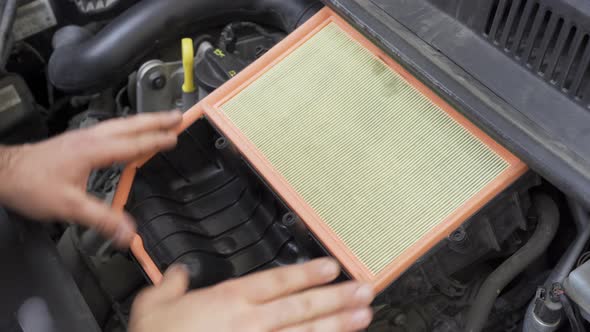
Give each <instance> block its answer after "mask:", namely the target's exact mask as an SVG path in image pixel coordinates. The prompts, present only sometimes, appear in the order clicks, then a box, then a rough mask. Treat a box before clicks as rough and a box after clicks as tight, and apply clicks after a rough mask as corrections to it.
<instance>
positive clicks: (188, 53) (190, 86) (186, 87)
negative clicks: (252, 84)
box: [182, 38, 195, 93]
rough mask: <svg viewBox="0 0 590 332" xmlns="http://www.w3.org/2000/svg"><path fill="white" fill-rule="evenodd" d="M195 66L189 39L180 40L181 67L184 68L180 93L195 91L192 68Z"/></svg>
mask: <svg viewBox="0 0 590 332" xmlns="http://www.w3.org/2000/svg"><path fill="white" fill-rule="evenodd" d="M194 64H195V50H194V46H193V40H192V39H191V38H183V39H182V67H183V68H184V84H183V85H182V91H183V92H185V93H191V92H194V91H195V77H194V69H193V66H194Z"/></svg>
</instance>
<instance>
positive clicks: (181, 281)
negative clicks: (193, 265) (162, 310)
mask: <svg viewBox="0 0 590 332" xmlns="http://www.w3.org/2000/svg"><path fill="white" fill-rule="evenodd" d="M188 286H189V273H188V268H187V267H186V266H185V265H172V267H170V268H169V269H168V270H167V271H166V273H164V277H163V278H162V281H161V282H160V284H159V285H157V286H156V289H155V293H156V294H157V295H156V297H157V298H158V299H157V301H162V302H166V301H170V300H174V299H176V298H179V297H181V296H182V295H184V294H185V293H186V292H187V290H188Z"/></svg>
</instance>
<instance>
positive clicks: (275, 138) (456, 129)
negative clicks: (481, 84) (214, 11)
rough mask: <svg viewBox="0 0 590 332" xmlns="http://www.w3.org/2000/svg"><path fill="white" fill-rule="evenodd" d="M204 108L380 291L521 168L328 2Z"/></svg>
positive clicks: (322, 237) (194, 112)
mask: <svg viewBox="0 0 590 332" xmlns="http://www.w3.org/2000/svg"><path fill="white" fill-rule="evenodd" d="M201 116H205V117H206V118H207V119H208V120H209V121H210V122H211V123H212V124H213V125H214V126H215V127H216V128H218V130H219V131H220V132H221V133H222V134H223V135H225V136H226V137H227V138H228V139H229V141H230V142H231V143H232V144H233V145H234V146H235V148H236V149H237V151H238V152H239V153H241V154H242V155H243V156H244V158H245V159H246V160H248V161H249V162H250V164H251V165H252V167H253V168H254V169H255V170H256V171H257V172H258V174H259V175H260V176H261V178H262V179H264V180H265V181H266V183H267V184H268V185H269V186H270V188H271V189H272V190H273V191H275V193H276V194H277V195H278V196H279V197H280V198H281V199H282V200H283V201H284V202H285V203H286V204H287V205H288V206H289V207H290V208H291V209H292V210H293V212H295V213H296V214H297V215H298V216H299V217H300V218H301V220H302V221H303V222H304V223H305V225H306V226H307V227H308V228H309V229H310V231H311V232H312V233H313V234H314V236H315V237H316V239H317V240H318V241H319V242H320V243H321V244H322V245H323V246H324V247H325V248H326V249H327V251H328V252H329V253H330V254H332V255H334V257H336V258H337V259H338V260H339V261H340V262H341V263H342V265H343V267H344V268H345V270H346V271H347V272H348V273H349V274H350V275H351V276H352V277H353V278H355V279H359V280H364V281H368V282H371V283H373V284H374V285H375V288H376V289H377V290H381V289H383V288H385V287H386V286H387V285H388V284H389V283H391V282H392V281H393V280H394V279H395V278H397V277H398V276H399V275H400V274H401V273H403V271H405V270H406V269H407V268H408V267H409V266H411V265H412V264H413V263H414V262H415V261H416V260H417V259H419V258H420V257H421V256H422V255H424V254H425V253H426V252H427V251H428V250H430V249H431V248H432V247H433V246H435V245H436V244H437V243H439V242H440V241H441V240H442V239H444V238H445V237H446V236H448V234H450V233H451V232H452V231H453V230H455V229H456V228H457V227H459V226H460V225H461V224H462V223H464V222H465V221H466V220H467V219H468V218H469V217H470V216H472V215H473V214H474V213H475V212H477V211H478V210H479V209H480V208H481V207H483V206H484V205H486V204H487V203H488V202H489V201H490V200H491V199H493V198H494V197H495V196H496V195H497V194H499V193H500V192H501V191H502V190H504V189H506V188H507V187H508V186H509V185H510V184H511V183H512V182H514V180H516V179H517V178H518V177H519V176H520V175H522V174H523V173H524V172H525V171H526V169H527V168H526V165H524V164H523V163H522V162H521V161H520V160H519V159H518V158H516V157H515V156H513V155H512V154H510V152H508V151H507V150H505V149H504V148H503V147H502V146H500V145H498V144H497V143H496V142H495V141H494V140H492V139H491V138H490V137H489V136H487V135H486V134H485V133H483V132H482V131H481V130H480V129H478V128H477V127H475V126H474V125H473V124H472V123H470V122H469V121H468V120H467V119H465V118H464V117H463V116H462V115H460V113H458V112H457V111H456V110H454V109H453V108H452V107H451V106H450V105H449V104H448V103H446V102H445V101H444V100H442V99H441V98H440V97H439V96H438V95H436V94H435V93H434V92H433V91H431V90H430V89H429V88H427V87H426V86H425V85H424V84H422V83H421V82H420V81H419V80H418V79H416V78H415V77H414V76H412V75H411V74H410V73H408V72H407V71H406V70H405V69H404V68H402V67H401V66H400V65H399V64H398V63H397V62H395V61H394V60H393V59H391V58H389V57H388V56H387V55H386V54H384V53H383V52H382V51H381V50H380V49H379V48H377V47H376V46H375V45H373V44H372V43H371V42H369V41H368V40H367V39H366V38H364V37H363V36H362V35H361V34H360V33H358V32H357V31H356V30H354V29H353V28H352V27H350V25H348V24H347V23H346V22H345V21H344V20H342V19H341V18H339V17H338V16H337V15H336V14H334V13H333V12H332V11H331V10H329V9H324V10H322V11H321V12H320V13H319V14H317V15H316V16H315V17H314V18H312V19H310V21H308V22H307V23H306V24H305V25H304V26H302V27H301V28H299V29H298V30H297V31H296V32H294V33H292V34H291V35H289V36H288V37H287V38H286V39H285V40H284V41H283V42H281V43H280V44H279V45H277V46H276V47H275V48H273V49H272V50H271V51H269V52H268V53H267V54H266V55H264V56H263V57H262V58H261V59H260V60H258V61H257V62H255V63H254V64H253V65H251V66H249V67H248V68H247V69H246V70H245V71H244V72H242V73H240V74H239V75H238V76H237V77H235V78H234V79H232V80H230V82H228V83H227V84H226V85H224V86H223V87H222V88H220V89H218V90H217V91H215V92H214V93H213V94H212V95H211V96H209V97H208V98H206V99H205V100H204V101H202V102H201V103H200V104H198V105H197V106H195V107H194V108H193V109H191V110H190V111H189V112H188V113H187V114H186V119H185V120H186V121H185V127H186V126H187V125H188V124H189V123H190V122H191V121H194V120H196V119H197V118H199V117H201Z"/></svg>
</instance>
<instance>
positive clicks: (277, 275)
mask: <svg viewBox="0 0 590 332" xmlns="http://www.w3.org/2000/svg"><path fill="white" fill-rule="evenodd" d="M339 274H340V266H339V265H338V263H336V262H335V261H334V260H333V259H329V258H322V259H318V260H315V261H312V262H309V263H306V264H303V265H292V266H287V267H281V268H276V269H272V270H270V271H266V272H259V273H255V274H252V275H250V276H247V277H244V278H241V279H236V280H232V281H229V282H228V286H229V287H232V286H234V285H235V287H236V288H239V289H240V291H241V292H243V294H244V296H245V297H246V299H248V300H249V301H252V302H255V303H264V302H268V301H271V300H274V299H276V298H280V297H283V296H285V295H289V294H292V293H296V292H299V291H302V290H305V289H308V288H311V287H315V286H319V285H323V284H326V283H329V282H331V281H333V280H334V279H336V277H338V275H339Z"/></svg>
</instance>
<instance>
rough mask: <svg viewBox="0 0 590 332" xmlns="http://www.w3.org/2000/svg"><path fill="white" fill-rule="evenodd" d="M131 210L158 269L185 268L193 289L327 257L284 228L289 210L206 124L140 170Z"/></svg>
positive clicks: (292, 228)
mask: <svg viewBox="0 0 590 332" xmlns="http://www.w3.org/2000/svg"><path fill="white" fill-rule="evenodd" d="M126 209H127V210H128V211H129V212H130V213H131V214H132V215H133V216H134V217H135V219H136V220H137V223H138V233H139V234H140V236H141V237H142V239H143V242H144V246H145V249H146V251H147V252H148V254H149V255H150V257H151V258H152V260H153V261H154V262H155V263H156V265H157V266H158V268H159V269H160V270H165V269H166V268H167V267H168V266H169V265H171V264H173V263H183V264H186V265H187V266H188V267H189V269H190V270H191V273H192V276H191V287H192V288H199V287H204V286H207V285H211V284H215V283H218V282H221V281H223V280H226V279H229V278H234V277H239V276H242V275H245V274H247V273H250V272H253V271H257V270H261V269H266V268H270V267H275V266H282V265H286V264H293V263H296V262H301V261H304V260H307V259H309V258H310V256H317V255H319V254H321V250H319V248H317V247H316V248H315V249H314V248H313V247H314V242H313V240H312V239H311V237H309V236H308V235H307V234H306V232H305V231H304V230H303V231H302V233H301V234H297V233H298V231H297V230H296V229H298V228H297V227H296V226H297V223H296V224H295V225H290V223H286V224H287V225H285V224H283V218H284V216H285V215H287V214H288V213H289V210H288V209H287V208H286V207H285V206H284V205H283V204H282V203H281V201H279V200H278V199H277V198H276V197H275V196H274V194H272V193H271V192H270V191H269V190H268V188H267V187H266V186H265V184H264V183H263V182H262V181H261V180H260V179H259V178H258V177H257V176H256V175H254V173H253V172H252V171H251V169H250V168H249V166H248V165H247V164H246V162H244V161H243V160H242V159H241V158H240V157H239V156H238V155H237V154H236V153H234V151H233V149H232V147H231V146H229V144H228V142H227V141H226V140H225V139H224V138H222V137H220V136H219V134H218V133H217V132H216V131H215V130H214V129H213V128H212V127H211V126H210V125H209V123H208V122H207V121H205V120H200V121H197V122H196V123H195V124H193V125H192V126H191V127H190V128H188V129H187V130H186V131H185V132H184V133H182V134H181V135H180V136H179V139H178V145H177V147H176V148H175V149H174V150H172V151H170V152H164V153H160V154H158V155H157V156H156V157H154V158H152V159H151V160H150V161H149V162H148V163H146V164H145V165H144V166H143V167H141V168H140V169H139V170H138V172H137V174H136V176H135V179H134V182H133V186H132V188H131V192H130V195H129V198H128V201H127V205H126ZM296 238H297V240H296ZM302 242H306V243H305V244H304V245H303V246H302V245H301V243H302ZM304 248H305V249H304ZM310 250H311V251H313V252H314V254H310V252H311V251H310Z"/></svg>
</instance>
